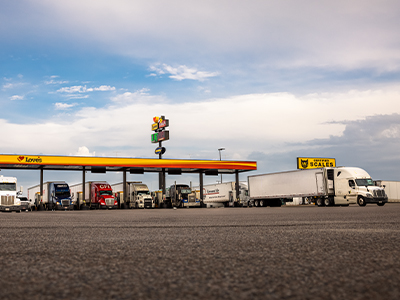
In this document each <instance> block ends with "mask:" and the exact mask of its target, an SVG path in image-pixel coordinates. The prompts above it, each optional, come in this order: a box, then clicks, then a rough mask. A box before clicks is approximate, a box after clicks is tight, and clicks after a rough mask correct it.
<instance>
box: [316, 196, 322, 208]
mask: <svg viewBox="0 0 400 300" xmlns="http://www.w3.org/2000/svg"><path fill="white" fill-rule="evenodd" d="M317 206H319V207H321V206H324V202H323V201H322V199H321V198H318V199H317Z"/></svg>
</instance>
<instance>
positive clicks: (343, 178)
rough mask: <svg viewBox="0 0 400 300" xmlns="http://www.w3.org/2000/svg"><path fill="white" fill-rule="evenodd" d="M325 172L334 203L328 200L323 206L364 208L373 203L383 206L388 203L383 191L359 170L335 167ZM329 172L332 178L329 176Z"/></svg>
mask: <svg viewBox="0 0 400 300" xmlns="http://www.w3.org/2000/svg"><path fill="white" fill-rule="evenodd" d="M330 170H332V171H330ZM327 172H328V176H327V178H328V187H329V191H330V194H332V192H334V203H328V202H329V200H326V201H325V202H327V203H325V205H327V204H336V205H343V204H344V205H348V204H358V205H360V206H365V205H366V204H367V203H375V204H377V205H379V206H383V205H385V203H387V202H388V197H387V195H386V194H385V190H384V189H383V188H381V187H377V186H375V185H374V181H373V180H372V179H371V176H370V175H369V174H368V173H367V172H366V171H365V170H363V169H361V168H352V167H337V168H332V169H327ZM329 172H331V173H332V174H333V176H330V174H329Z"/></svg>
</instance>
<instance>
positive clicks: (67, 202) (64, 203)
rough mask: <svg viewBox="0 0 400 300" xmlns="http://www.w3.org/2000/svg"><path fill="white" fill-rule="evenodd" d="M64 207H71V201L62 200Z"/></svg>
mask: <svg viewBox="0 0 400 300" xmlns="http://www.w3.org/2000/svg"><path fill="white" fill-rule="evenodd" d="M61 204H62V206H69V200H61Z"/></svg>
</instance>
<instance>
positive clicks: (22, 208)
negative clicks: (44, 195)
mask: <svg viewBox="0 0 400 300" xmlns="http://www.w3.org/2000/svg"><path fill="white" fill-rule="evenodd" d="M21 210H29V206H28V204H21Z"/></svg>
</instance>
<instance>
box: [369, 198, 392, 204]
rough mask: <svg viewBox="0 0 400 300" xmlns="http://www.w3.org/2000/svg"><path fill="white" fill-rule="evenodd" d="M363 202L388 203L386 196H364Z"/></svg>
mask: <svg viewBox="0 0 400 300" xmlns="http://www.w3.org/2000/svg"><path fill="white" fill-rule="evenodd" d="M364 199H365V203H374V204H378V203H388V198H367V197H365V198H364Z"/></svg>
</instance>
